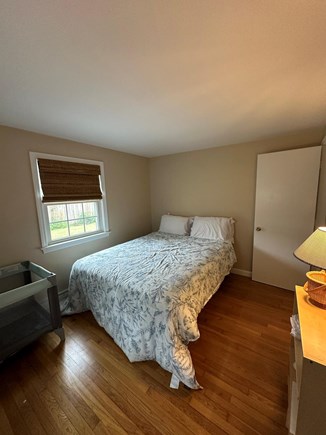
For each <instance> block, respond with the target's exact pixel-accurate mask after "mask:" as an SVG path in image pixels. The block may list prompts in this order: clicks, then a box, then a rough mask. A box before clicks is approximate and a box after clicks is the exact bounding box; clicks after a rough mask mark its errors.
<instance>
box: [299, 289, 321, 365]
mask: <svg viewBox="0 0 326 435" xmlns="http://www.w3.org/2000/svg"><path fill="white" fill-rule="evenodd" d="M295 290H296V298H297V306H298V313H299V321H300V330H301V342H302V350H303V356H304V358H307V359H309V360H311V361H315V362H317V363H318V364H322V365H324V366H326V310H323V309H321V308H319V307H316V306H315V305H313V304H312V303H311V302H310V300H309V296H308V294H307V292H306V291H305V290H304V288H303V287H300V286H296V288H295Z"/></svg>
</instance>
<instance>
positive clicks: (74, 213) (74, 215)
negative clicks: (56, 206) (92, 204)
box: [67, 202, 83, 220]
mask: <svg viewBox="0 0 326 435" xmlns="http://www.w3.org/2000/svg"><path fill="white" fill-rule="evenodd" d="M67 209H68V220H71V219H82V218H83V205H82V203H80V202H79V203H77V204H67Z"/></svg>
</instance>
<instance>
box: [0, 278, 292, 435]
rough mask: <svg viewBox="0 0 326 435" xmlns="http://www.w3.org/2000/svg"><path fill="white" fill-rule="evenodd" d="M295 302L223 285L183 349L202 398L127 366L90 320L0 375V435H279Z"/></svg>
mask: <svg viewBox="0 0 326 435" xmlns="http://www.w3.org/2000/svg"><path fill="white" fill-rule="evenodd" d="M293 297H294V293H292V292H289V291H286V290H281V289H278V288H275V287H270V286H268V285H264V284H259V283H255V282H253V281H251V280H250V279H248V278H244V277H240V276H236V275H230V276H229V277H227V278H226V279H225V281H224V283H223V284H222V286H221V288H220V290H219V291H218V292H217V293H216V295H215V296H214V297H213V298H212V299H211V301H210V302H209V303H208V304H207V306H206V307H205V309H204V310H203V312H202V313H201V314H200V316H199V329H200V331H201V338H200V339H199V340H198V341H197V342H195V343H191V344H190V346H189V348H190V351H191V354H192V356H193V361H194V364H195V367H196V373H197V378H198V381H199V382H200V383H201V384H202V385H203V386H204V389H203V390H202V391H192V390H189V389H187V388H185V387H183V386H181V387H180V388H179V390H171V389H170V388H169V383H170V374H169V373H167V372H165V371H164V370H163V369H161V368H160V367H159V366H158V364H157V363H155V362H152V361H148V362H141V363H133V364H131V363H129V361H128V360H127V358H126V357H125V355H124V354H123V352H122V351H121V350H120V349H119V348H118V347H117V346H116V345H115V344H114V342H113V341H112V339H111V338H110V337H109V336H108V335H107V334H106V333H105V331H104V330H103V329H102V328H100V327H99V326H98V325H97V323H96V322H95V320H94V318H93V317H92V315H91V314H90V313H89V312H87V313H83V314H78V315H74V316H71V317H66V318H65V319H64V327H65V331H66V342H65V344H59V338H58V337H57V336H56V335H54V334H53V333H51V334H47V335H45V336H44V337H42V338H41V339H40V340H38V341H37V342H35V343H34V344H32V345H31V346H29V347H28V348H26V349H24V350H23V351H22V352H20V353H18V354H16V355H15V356H14V357H12V358H10V359H8V360H6V361H5V362H4V363H3V364H2V365H1V366H0V433H1V435H7V434H13V433H14V434H19V435H22V434H33V435H35V434H52V435H54V434H61V433H66V432H68V433H73V434H77V433H80V434H92V433H94V434H106V433H110V434H122V433H123V434H125V433H128V434H131V433H135V434H141V433H147V434H207V433H210V434H225V433H227V434H241V433H245V434H264V435H266V434H277V435H280V434H286V433H287V430H286V428H285V416H286V408H287V374H288V348H289V343H290V324H289V317H290V315H291V311H292V304H293Z"/></svg>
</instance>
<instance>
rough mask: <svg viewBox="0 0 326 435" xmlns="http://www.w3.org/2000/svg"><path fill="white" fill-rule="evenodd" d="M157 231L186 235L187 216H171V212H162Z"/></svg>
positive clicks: (187, 230)
mask: <svg viewBox="0 0 326 435" xmlns="http://www.w3.org/2000/svg"><path fill="white" fill-rule="evenodd" d="M159 231H160V232H161V233H170V234H180V235H181V236H188V235H189V225H188V218H187V217H184V216H173V215H171V214H164V215H163V216H162V217H161V224H160V229H159Z"/></svg>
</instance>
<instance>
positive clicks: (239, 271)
mask: <svg viewBox="0 0 326 435" xmlns="http://www.w3.org/2000/svg"><path fill="white" fill-rule="evenodd" d="M231 273H234V274H235V275H241V276H246V277H247V278H251V271H250V270H242V269H234V268H233V269H231Z"/></svg>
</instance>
